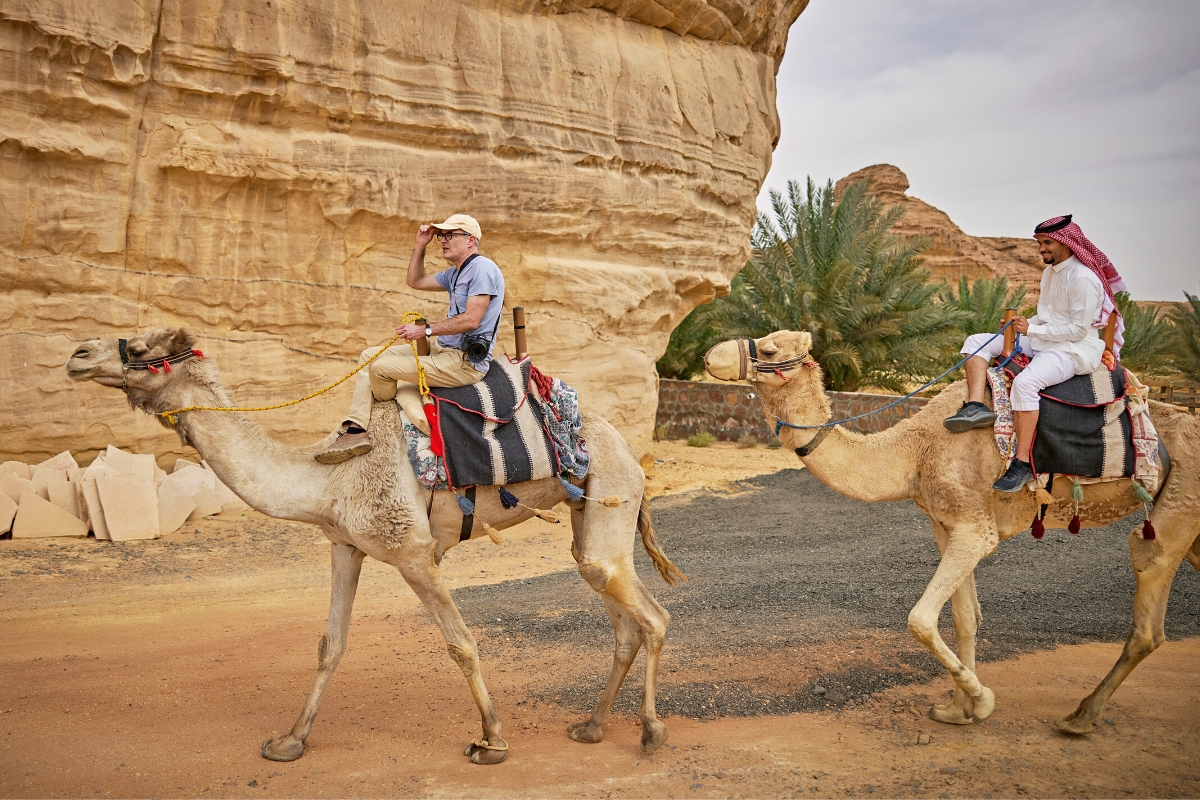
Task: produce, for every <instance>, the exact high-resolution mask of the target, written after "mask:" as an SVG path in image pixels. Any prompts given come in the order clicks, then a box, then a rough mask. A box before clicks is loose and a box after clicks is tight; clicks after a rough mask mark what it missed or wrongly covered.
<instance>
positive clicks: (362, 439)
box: [316, 432, 371, 464]
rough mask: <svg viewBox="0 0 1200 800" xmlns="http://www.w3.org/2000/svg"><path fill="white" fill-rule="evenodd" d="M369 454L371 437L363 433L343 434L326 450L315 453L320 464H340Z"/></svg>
mask: <svg viewBox="0 0 1200 800" xmlns="http://www.w3.org/2000/svg"><path fill="white" fill-rule="evenodd" d="M369 452H371V437H370V436H368V435H367V434H366V433H365V432H364V433H343V434H341V435H340V436H338V438H337V439H336V440H334V442H333V445H332V446H331V447H330V448H329V449H328V450H322V451H321V452H320V453H317V455H316V459H317V461H320V462H321V463H322V464H340V463H342V462H343V461H346V460H348V459H351V458H354V457H355V456H361V455H363V454H364V453H369Z"/></svg>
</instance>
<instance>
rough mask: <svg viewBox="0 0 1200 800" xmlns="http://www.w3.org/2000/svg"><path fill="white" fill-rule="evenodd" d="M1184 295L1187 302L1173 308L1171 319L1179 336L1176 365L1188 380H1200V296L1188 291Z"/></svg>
mask: <svg viewBox="0 0 1200 800" xmlns="http://www.w3.org/2000/svg"><path fill="white" fill-rule="evenodd" d="M1183 296H1184V297H1186V298H1187V303H1180V304H1179V305H1177V306H1175V308H1173V309H1171V321H1172V322H1174V323H1175V330H1176V332H1177V334H1178V337H1179V338H1178V341H1179V347H1178V349H1177V351H1176V358H1175V366H1176V367H1177V368H1178V369H1179V371H1180V372H1182V373H1183V374H1184V375H1186V376H1187V377H1188V380H1192V381H1200V297H1193V296H1192V295H1190V294H1188V293H1187V292H1184V293H1183Z"/></svg>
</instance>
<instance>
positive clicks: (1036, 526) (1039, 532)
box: [1029, 517, 1046, 539]
mask: <svg viewBox="0 0 1200 800" xmlns="http://www.w3.org/2000/svg"><path fill="white" fill-rule="evenodd" d="M1029 532H1030V533H1032V534H1033V538H1035V539H1041V538H1042V537H1043V536H1045V535H1046V526H1045V525H1044V524H1043V523H1042V518H1041V517H1034V518H1033V525H1032V526H1031V527H1030V529H1029Z"/></svg>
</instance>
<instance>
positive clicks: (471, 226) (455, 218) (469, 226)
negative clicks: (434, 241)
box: [433, 214, 483, 239]
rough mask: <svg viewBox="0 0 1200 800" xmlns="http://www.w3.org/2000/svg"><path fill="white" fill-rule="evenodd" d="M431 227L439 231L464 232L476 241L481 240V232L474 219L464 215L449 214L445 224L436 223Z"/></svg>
mask: <svg viewBox="0 0 1200 800" xmlns="http://www.w3.org/2000/svg"><path fill="white" fill-rule="evenodd" d="M433 227H435V228H437V229H438V230H439V231H466V232H467V233H469V234H471V235H472V236H474V237H475V238H476V239H482V238H483V231H481V230H479V223H478V222H477V221H476V220H475V218H474V217H469V216H467V215H466V214H451V215H450V216H449V217H447V218H446V221H445V222H440V223H436V224H435V225H434V226H433Z"/></svg>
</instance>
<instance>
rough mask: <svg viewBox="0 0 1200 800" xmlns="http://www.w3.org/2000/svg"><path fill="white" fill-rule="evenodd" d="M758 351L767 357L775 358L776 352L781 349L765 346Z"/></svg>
mask: <svg viewBox="0 0 1200 800" xmlns="http://www.w3.org/2000/svg"><path fill="white" fill-rule="evenodd" d="M758 352H760V353H762V354H763V355H764V356H766V357H767V358H773V357H774V356H775V354H776V353H778V352H779V351H778V350H776V349H774V348H763V349H760V350H759V351H758Z"/></svg>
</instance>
